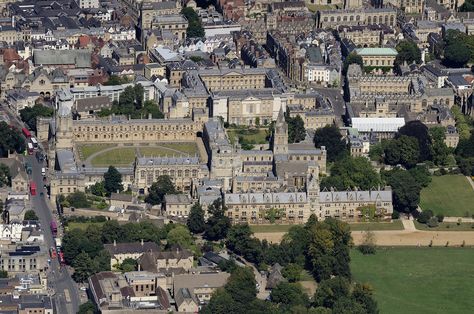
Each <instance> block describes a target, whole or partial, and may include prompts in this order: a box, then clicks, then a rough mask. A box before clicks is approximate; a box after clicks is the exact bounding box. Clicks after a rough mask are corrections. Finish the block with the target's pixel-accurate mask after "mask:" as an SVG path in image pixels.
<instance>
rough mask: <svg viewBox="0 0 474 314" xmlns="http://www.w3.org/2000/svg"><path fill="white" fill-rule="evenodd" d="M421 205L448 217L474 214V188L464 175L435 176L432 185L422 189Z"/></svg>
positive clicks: (425, 208) (424, 208)
mask: <svg viewBox="0 0 474 314" xmlns="http://www.w3.org/2000/svg"><path fill="white" fill-rule="evenodd" d="M420 196H421V202H420V207H421V208H422V209H423V210H428V209H431V210H432V211H433V213H435V214H443V215H444V216H446V217H465V216H469V217H470V216H471V215H473V214H474V190H473V189H472V187H471V185H470V184H469V182H468V181H467V179H466V177H464V176H462V175H446V176H439V177H438V176H433V177H432V181H431V183H430V185H429V186H428V187H426V188H424V189H423V190H422V191H421V195H420Z"/></svg>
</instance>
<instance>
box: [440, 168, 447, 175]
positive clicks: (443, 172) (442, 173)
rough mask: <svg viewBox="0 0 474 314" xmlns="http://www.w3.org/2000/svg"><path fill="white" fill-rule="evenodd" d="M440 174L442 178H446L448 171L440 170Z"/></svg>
mask: <svg viewBox="0 0 474 314" xmlns="http://www.w3.org/2000/svg"><path fill="white" fill-rule="evenodd" d="M439 173H440V174H441V175H442V176H444V175H446V174H448V171H446V169H444V168H441V169H440V170H439Z"/></svg>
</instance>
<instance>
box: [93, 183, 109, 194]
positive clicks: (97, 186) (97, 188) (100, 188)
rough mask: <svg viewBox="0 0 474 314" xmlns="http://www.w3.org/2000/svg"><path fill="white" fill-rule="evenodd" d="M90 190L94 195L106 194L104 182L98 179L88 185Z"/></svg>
mask: <svg viewBox="0 0 474 314" xmlns="http://www.w3.org/2000/svg"><path fill="white" fill-rule="evenodd" d="M90 192H91V193H92V194H94V195H96V196H105V195H106V194H107V191H106V190H105V182H104V181H100V182H96V183H94V185H92V186H91V187H90Z"/></svg>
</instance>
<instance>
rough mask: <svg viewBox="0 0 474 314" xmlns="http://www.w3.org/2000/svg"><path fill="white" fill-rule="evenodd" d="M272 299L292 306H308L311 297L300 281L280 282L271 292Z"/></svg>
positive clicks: (286, 305)
mask: <svg viewBox="0 0 474 314" xmlns="http://www.w3.org/2000/svg"><path fill="white" fill-rule="evenodd" d="M270 300H271V301H272V302H274V303H277V304H280V305H284V306H285V307H288V308H289V307H292V306H295V305H303V306H308V303H309V299H308V296H307V294H306V293H305V292H304V291H303V288H302V286H301V284H299V283H288V282H281V283H279V284H278V285H277V286H276V287H275V288H274V289H273V290H272V292H271V293H270Z"/></svg>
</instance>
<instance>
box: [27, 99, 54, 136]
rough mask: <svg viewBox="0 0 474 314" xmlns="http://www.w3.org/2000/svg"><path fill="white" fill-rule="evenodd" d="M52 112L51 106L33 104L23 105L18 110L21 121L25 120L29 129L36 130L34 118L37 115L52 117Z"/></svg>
mask: <svg viewBox="0 0 474 314" xmlns="http://www.w3.org/2000/svg"><path fill="white" fill-rule="evenodd" d="M53 114H54V110H53V108H49V107H46V106H43V105H41V104H35V105H34V106H33V107H25V108H23V109H21V110H20V118H21V121H23V122H25V123H26V124H27V125H28V127H29V128H30V129H31V130H34V131H36V118H38V117H52V116H53Z"/></svg>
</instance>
